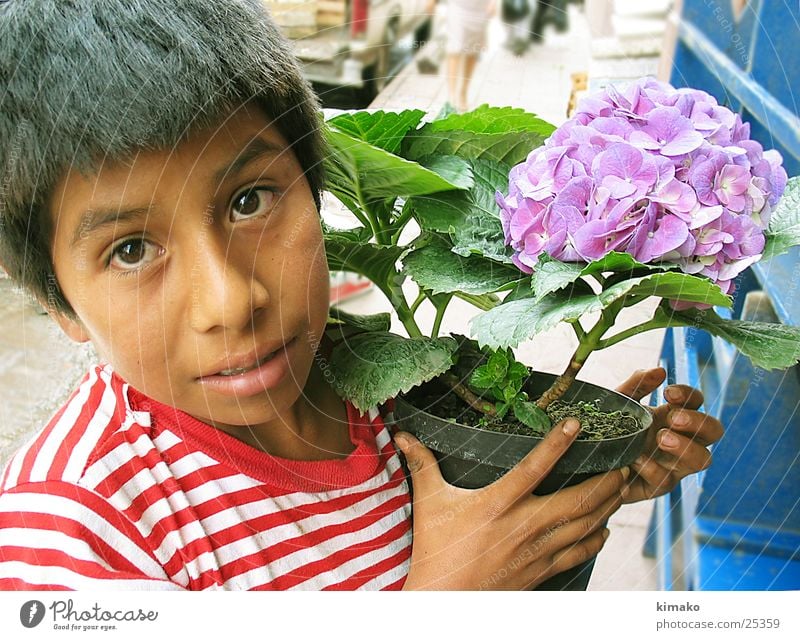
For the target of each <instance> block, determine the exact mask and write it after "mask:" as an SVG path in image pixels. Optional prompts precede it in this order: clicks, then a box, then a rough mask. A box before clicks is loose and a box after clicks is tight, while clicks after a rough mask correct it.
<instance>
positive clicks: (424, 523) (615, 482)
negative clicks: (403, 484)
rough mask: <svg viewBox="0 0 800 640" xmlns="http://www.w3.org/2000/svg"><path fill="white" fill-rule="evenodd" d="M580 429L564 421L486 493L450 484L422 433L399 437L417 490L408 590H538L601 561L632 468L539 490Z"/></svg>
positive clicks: (415, 491) (400, 434)
mask: <svg viewBox="0 0 800 640" xmlns="http://www.w3.org/2000/svg"><path fill="white" fill-rule="evenodd" d="M565 425H568V426H571V427H573V428H572V429H566V428H565ZM578 427H579V425H578V423H577V421H575V420H567V421H565V422H564V423H560V424H559V425H557V426H556V428H554V429H553V430H552V431H551V432H550V434H549V435H548V436H547V437H546V438H545V439H544V441H543V442H542V443H541V444H540V445H539V446H537V447H536V448H535V449H534V450H533V451H531V452H530V453H529V454H528V455H527V456H525V458H523V459H522V460H521V461H520V462H519V464H517V465H516V466H515V467H514V468H513V469H511V470H510V471H509V472H508V473H506V474H505V475H504V476H503V477H501V478H500V479H498V480H497V481H495V482H494V483H493V484H491V485H489V486H487V487H483V488H482V489H460V488H458V487H454V486H453V485H451V484H448V483H447V482H445V480H444V479H443V478H442V475H441V473H440V471H439V465H438V464H437V462H436V459H435V458H434V456H433V453H432V452H431V451H430V450H429V449H427V448H426V447H425V446H424V445H423V444H422V443H420V442H419V440H417V439H416V438H414V437H413V436H412V435H410V434H408V433H405V432H401V433H398V434H397V435H396V436H395V442H396V443H397V444H398V446H399V447H400V449H401V451H402V452H403V454H404V455H405V458H406V462H407V464H408V468H409V469H410V471H411V481H412V483H413V488H414V510H413V519H414V544H413V547H412V553H411V569H410V571H409V574H408V578H407V580H406V584H405V586H404V589H514V590H519V589H530V588H532V587H535V586H536V585H538V584H539V583H541V582H543V581H544V580H545V579H547V578H549V577H550V576H552V575H555V574H556V573H560V572H562V571H566V570H567V569H570V568H571V567H574V566H575V565H577V564H580V563H581V562H583V561H585V560H588V559H589V558H592V557H594V556H595V555H596V554H597V553H598V552H599V551H600V549H601V548H602V547H603V544H604V542H605V536H604V535H603V534H604V532H605V529H604V527H603V523H604V522H605V521H606V520H607V519H608V517H609V516H610V515H611V514H612V513H614V511H616V510H617V509H618V508H619V506H620V505H621V504H622V498H623V496H622V491H623V490H624V488H625V479H626V477H627V476H628V474H629V470H628V469H627V468H626V469H624V470H614V471H610V472H608V473H605V474H602V475H598V476H595V477H593V478H591V479H589V480H586V481H584V482H582V483H581V484H578V485H575V486H572V487H568V488H566V489H562V490H560V491H557V492H556V493H554V494H551V495H547V496H534V495H532V494H531V491H532V490H533V489H535V488H536V486H537V485H538V484H539V483H540V482H541V481H542V479H543V478H545V477H546V476H547V474H548V473H549V472H550V469H552V468H553V466H554V465H555V463H556V461H557V460H558V459H559V458H560V457H561V456H562V455H563V454H564V452H565V451H566V450H567V448H569V445H570V444H572V442H573V440H575V437H576V436H577V433H578V430H579V429H578Z"/></svg>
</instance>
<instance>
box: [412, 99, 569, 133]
mask: <svg viewBox="0 0 800 640" xmlns="http://www.w3.org/2000/svg"><path fill="white" fill-rule="evenodd" d="M555 130H556V128H555V127H554V126H553V125H552V124H550V123H549V122H545V121H544V120H542V119H541V118H539V117H537V116H536V114H534V113H528V112H527V111H525V110H524V109H515V108H513V107H492V106H489V105H488V104H483V105H481V106H479V107H477V108H476V109H473V110H472V111H468V112H467V113H453V114H450V115H448V116H447V117H445V118H440V119H437V120H434V121H433V122H430V123H428V124H426V125H424V126H423V127H422V128H421V133H428V132H431V133H436V132H441V131H471V132H472V133H509V132H520V131H529V132H534V133H538V134H540V135H542V136H544V137H548V136H550V135H551V134H552V133H553V131H555Z"/></svg>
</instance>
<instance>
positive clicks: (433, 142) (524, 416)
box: [325, 79, 800, 582]
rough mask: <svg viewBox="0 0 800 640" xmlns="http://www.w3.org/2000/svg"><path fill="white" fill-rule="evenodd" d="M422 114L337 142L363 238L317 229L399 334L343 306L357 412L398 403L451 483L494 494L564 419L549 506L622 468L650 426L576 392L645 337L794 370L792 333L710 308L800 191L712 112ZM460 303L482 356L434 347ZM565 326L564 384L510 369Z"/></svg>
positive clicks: (339, 384)
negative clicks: (627, 344)
mask: <svg viewBox="0 0 800 640" xmlns="http://www.w3.org/2000/svg"><path fill="white" fill-rule="evenodd" d="M423 116H424V113H423V112H422V111H418V110H408V111H403V112H399V113H385V112H381V111H378V112H356V113H347V114H342V115H339V116H336V117H334V118H332V119H330V120H329V121H328V123H327V126H328V140H329V143H330V146H331V154H330V161H329V163H328V167H327V171H328V189H329V190H330V191H331V192H332V193H333V194H334V195H335V196H337V197H338V198H339V200H341V201H342V202H343V203H344V204H345V205H346V206H347V207H348V209H350V211H352V212H353V214H354V215H355V216H356V218H357V219H358V221H359V223H360V226H358V227H356V228H355V229H350V230H336V229H331V228H328V227H326V228H325V237H326V251H327V256H328V262H329V266H330V268H331V269H334V270H337V269H340V270H348V271H354V272H356V273H360V274H362V275H364V276H366V277H367V278H369V279H370V280H372V281H373V282H374V283H375V285H376V286H377V287H378V288H379V289H380V290H381V291H382V292H383V293H384V294H385V295H386V297H387V299H388V300H389V303H390V304H391V306H392V308H393V309H394V311H395V312H396V314H397V318H398V319H399V321H400V322H401V323H402V325H403V327H404V328H405V330H406V332H407V334H408V337H404V336H400V335H397V334H396V333H392V332H390V331H389V328H390V315H389V314H388V313H385V314H376V315H373V316H366V317H356V316H352V315H350V314H347V313H344V312H342V311H341V310H339V309H336V308H332V309H331V319H332V322H334V323H338V324H339V327H340V335H339V337H338V339H337V343H336V346H335V347H334V349H333V351H332V354H331V372H332V382H333V385H334V387H335V388H336V390H337V392H338V393H339V394H340V395H341V396H342V397H345V398H347V399H348V400H350V401H351V402H352V403H353V404H354V405H355V406H356V407H357V408H359V409H360V410H362V411H364V410H366V409H367V408H368V407H372V406H374V405H376V404H379V403H382V402H384V401H386V400H387V399H389V398H395V419H396V420H397V422H398V424H399V425H400V426H401V428H402V429H404V430H407V431H410V432H412V433H414V434H415V435H417V437H419V438H420V439H421V440H422V441H423V442H424V443H425V444H426V445H427V446H428V447H429V448H431V449H432V450H433V451H434V453H436V454H437V457H438V458H439V461H440V466H441V468H442V473H443V475H444V477H445V479H446V480H448V481H450V482H452V483H454V484H457V485H459V486H465V487H477V486H484V485H485V484H488V483H489V482H492V481H493V480H494V479H496V478H497V477H499V475H502V474H503V473H505V471H507V470H508V469H509V468H511V467H512V466H513V465H514V464H516V462H518V461H519V460H520V459H521V458H522V457H524V455H525V454H526V453H527V452H528V451H530V449H531V448H533V447H534V446H536V444H538V442H540V440H541V438H542V437H543V435H544V434H546V433H547V431H548V430H549V429H550V428H551V425H552V424H554V423H555V422H556V421H558V419H559V418H561V417H566V416H575V417H578V418H579V419H580V420H581V423H582V433H581V436H580V437H579V440H578V441H576V442H575V443H574V444H573V446H572V447H571V448H570V450H569V451H568V452H567V454H566V455H565V456H564V457H563V458H562V459H561V461H560V462H559V464H558V465H557V466H556V467H555V468H554V470H553V472H552V473H551V475H550V476H549V477H548V483H547V484H544V485H542V486H540V488H539V489H537V491H541V492H550V491H553V490H555V489H557V488H559V487H560V486H565V485H567V484H572V483H575V482H579V481H581V480H582V479H584V478H585V477H587V475H592V474H594V473H598V472H601V471H607V470H610V469H613V468H618V467H621V466H624V465H626V464H629V463H630V462H632V461H633V460H634V459H635V458H636V457H637V456H638V455H639V454H640V453H641V452H642V451H643V450H644V448H645V445H646V442H647V439H648V436H649V435H650V434H649V433H648V427H649V426H650V422H651V420H650V414H649V412H648V411H647V410H646V409H644V408H643V407H642V406H641V405H639V403H637V402H635V401H633V400H631V399H627V398H625V397H623V396H620V395H619V394H616V393H614V392H611V391H608V390H605V389H601V388H598V387H594V386H592V385H587V384H585V383H580V382H578V383H576V376H577V374H578V373H579V371H580V369H581V367H582V366H583V364H584V363H585V362H586V360H587V358H588V357H589V356H590V355H591V353H593V352H594V351H597V350H600V349H604V348H607V347H610V346H612V345H614V344H617V343H619V342H621V341H622V340H625V339H626V338H628V337H630V336H631V335H634V334H636V333H640V332H643V331H648V330H651V329H656V328H661V327H668V326H682V325H683V326H694V327H698V328H702V329H705V330H707V331H709V332H711V333H712V334H714V335H717V336H720V337H722V338H724V339H726V340H728V341H730V342H731V343H732V344H734V345H735V346H736V347H738V348H739V349H740V350H741V351H742V353H744V354H745V355H747V356H749V357H750V358H751V359H752V360H753V362H754V363H755V364H756V365H757V366H761V367H764V368H776V367H788V366H791V365H793V364H795V363H796V362H797V361H798V360H800V330H798V329H797V328H794V327H789V326H785V325H777V324H765V323H758V322H745V321H739V320H731V319H728V318H725V317H724V316H721V315H719V314H718V313H717V312H716V311H715V310H714V309H713V307H715V306H716V307H720V308H722V309H725V308H729V307H731V305H732V299H731V297H730V296H729V295H728V294H730V293H731V291H732V289H733V287H734V280H735V277H736V276H737V275H738V274H739V273H740V272H741V271H742V270H744V269H745V268H747V267H748V266H749V265H751V264H753V263H754V262H755V261H757V260H758V259H761V258H768V257H771V256H774V255H777V254H779V253H781V252H783V251H786V250H787V249H788V248H789V247H790V246H793V245H796V244H800V206H799V205H800V202H799V201H800V180H798V179H793V180H792V181H790V182H789V185H788V187H787V180H786V173H785V171H784V170H783V168H782V167H781V160H780V156H779V155H778V154H777V152H774V151H769V152H764V151H763V150H762V148H761V146H760V145H759V144H758V143H757V142H755V141H752V140H750V139H749V127H748V125H747V124H744V123H742V121H741V119H740V118H739V116H738V115H735V114H733V113H732V112H731V111H729V110H728V109H726V108H725V107H723V106H720V105H719V104H717V102H716V100H714V98H713V97H711V96H709V95H708V94H706V93H704V92H701V91H694V90H691V89H679V90H676V89H674V88H672V87H671V86H669V85H666V84H663V83H659V82H656V81H655V80H650V79H647V80H642V81H640V82H637V83H634V84H632V85H631V86H630V87H629V88H628V89H627V90H626V91H625V92H624V93H621V92H618V91H617V90H615V89H614V88H613V87H611V88H609V89H607V90H606V91H604V92H602V93H601V94H598V95H595V96H591V97H589V98H587V99H585V100H584V101H583V102H582V103H581V105H579V108H578V111H577V113H576V115H575V116H574V117H573V118H572V119H571V120H569V121H568V122H567V123H565V124H564V125H562V126H561V127H559V128H558V129H555V128H554V127H552V126H551V125H549V124H547V123H545V122H543V121H542V120H541V119H539V118H537V117H536V116H535V115H534V114H530V113H526V112H524V111H522V110H519V109H511V108H493V107H489V106H486V105H484V106H482V107H479V108H478V109H475V110H474V111H472V112H469V113H466V114H454V113H448V112H444V113H442V114H440V115H439V116H438V117H437V118H436V119H434V120H433V121H430V122H426V123H423V122H422V120H423ZM784 190H786V194H785V195H784V197H783V200H781V201H780V203H779V198H780V196H781V194H782V193H783V192H784ZM412 220H414V221H415V222H416V224H417V225H418V227H419V231H418V232H416V231H412V230H411V227H409V226H408V225H409V223H410V221H412ZM404 231H405V233H404ZM409 235H410V236H411V237H410V238H408V236H409ZM403 237H406V238H407V239H406V240H403V239H402V238H403ZM409 278H410V279H411V280H413V281H414V282H415V283H416V285H417V289H418V294H417V296H416V299H414V300H413V301H411V302H409V300H408V299H407V298H406V295H405V292H404V291H403V289H402V284H403V282H404V281H405V280H406V279H409ZM501 296H502V298H501ZM654 296H655V297H658V298H661V302H660V303H659V304H658V306H657V307H656V308H655V312H654V313H653V315H652V317H651V318H650V319H649V320H648V321H646V322H644V323H642V324H639V325H638V326H636V327H632V328H628V329H626V330H624V331H616V332H614V329H613V327H614V324H615V320H616V318H617V316H618V314H619V313H620V312H621V311H622V309H624V308H627V307H630V306H633V305H637V304H641V303H643V302H644V301H645V300H648V299H651V298H652V297H654ZM453 298H460V299H463V300H466V301H468V302H470V303H471V304H473V305H474V306H475V307H477V310H479V311H480V313H478V315H476V316H475V317H474V318H473V319H472V321H471V325H470V328H471V334H472V338H474V339H470V338H467V337H466V336H461V335H453V336H442V335H440V327H441V321H442V318H443V316H444V313H445V310H446V309H447V306H448V304H449V303H450V302H451V300H452V299H453ZM425 300H428V301H429V302H430V303H431V304H432V305H433V307H434V308H435V310H436V314H435V319H434V321H433V324H432V327H431V328H430V330H429V332H428V333H427V335H426V334H425V333H423V331H422V329H421V328H420V326H419V324H418V322H417V319H416V313H417V311H418V309H419V307H420V304H421V303H422V302H423V301H425ZM591 314H594V316H596V317H597V319H596V320H594V321H593V322H592V323H589V322H588V318H589V317H590V315H591ZM560 322H566V323H569V325H570V326H571V327H572V329H573V330H574V332H575V335H576V337H577V339H578V344H579V346H578V348H577V350H576V352H575V353H574V354H573V356H572V358H571V361H570V364H569V366H568V368H567V369H566V371H565V372H564V373H563V374H562V375H560V376H546V375H545V374H539V373H535V372H532V371H531V370H530V369H529V368H528V367H527V366H525V365H524V364H522V363H519V362H517V361H516V360H515V358H514V355H513V352H512V347H515V346H517V345H518V344H519V343H520V342H522V341H524V340H526V339H528V338H531V337H533V336H535V335H536V334H538V333H540V332H542V331H545V330H547V329H549V328H551V327H553V326H555V325H556V324H558V323H560ZM558 577H559V576H556V578H558ZM586 580H588V575H587V576H586ZM584 582H585V581H584Z"/></svg>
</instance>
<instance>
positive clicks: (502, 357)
mask: <svg viewBox="0 0 800 640" xmlns="http://www.w3.org/2000/svg"><path fill="white" fill-rule="evenodd" d="M486 368H487V369H488V370H489V374H490V375H491V376H492V377H493V378H494V379H495V380H496V381H497V382H500V381H501V380H502V379H503V378H505V377H506V371H507V370H508V358H507V357H506V354H505V353H503V352H502V351H495V352H494V353H493V354H492V355H491V356H489V362H487V363H486Z"/></svg>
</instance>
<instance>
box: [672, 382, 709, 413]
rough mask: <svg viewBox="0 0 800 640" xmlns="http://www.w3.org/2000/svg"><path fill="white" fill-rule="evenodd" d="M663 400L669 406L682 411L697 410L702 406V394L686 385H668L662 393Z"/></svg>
mask: <svg viewBox="0 0 800 640" xmlns="http://www.w3.org/2000/svg"><path fill="white" fill-rule="evenodd" d="M664 398H665V399H666V401H667V402H669V403H670V404H671V405H677V406H679V407H683V408H684V409H699V408H700V407H701V406H702V404H703V394H702V392H701V391H700V390H698V389H695V388H694V387H690V386H689V385H686V384H671V385H669V386H668V387H667V388H666V390H665V391H664Z"/></svg>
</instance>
